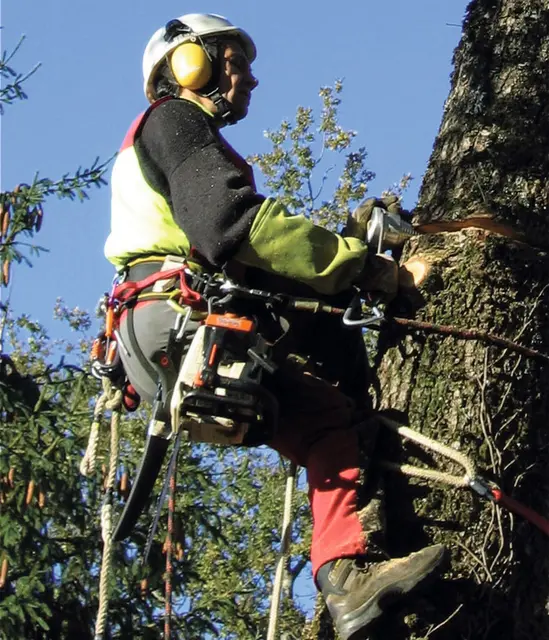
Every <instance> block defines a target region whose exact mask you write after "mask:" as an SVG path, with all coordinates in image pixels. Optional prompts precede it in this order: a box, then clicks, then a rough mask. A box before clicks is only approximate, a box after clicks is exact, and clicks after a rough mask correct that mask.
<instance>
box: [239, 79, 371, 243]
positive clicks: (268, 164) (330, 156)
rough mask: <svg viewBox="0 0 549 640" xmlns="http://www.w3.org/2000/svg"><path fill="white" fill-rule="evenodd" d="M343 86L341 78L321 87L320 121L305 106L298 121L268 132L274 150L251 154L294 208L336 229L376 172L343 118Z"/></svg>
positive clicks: (271, 184) (299, 110)
mask: <svg viewBox="0 0 549 640" xmlns="http://www.w3.org/2000/svg"><path fill="white" fill-rule="evenodd" d="M342 91H343V83H342V82H341V81H336V82H335V83H334V86H333V87H323V88H321V90H320V94H319V95H320V99H321V105H322V106H321V112H320V118H319V121H318V124H316V121H315V115H314V113H313V109H312V108H310V107H303V106H299V107H298V108H297V112H296V116H295V121H294V122H293V123H292V122H290V121H288V120H284V121H283V122H282V123H281V125H280V126H279V128H278V129H277V130H275V131H270V130H268V131H266V132H265V137H266V138H267V139H268V140H269V142H270V143H271V144H272V149H271V151H269V152H267V153H263V154H256V155H253V156H251V157H250V158H249V161H250V162H251V163H252V164H255V165H256V166H258V167H259V169H260V170H261V172H262V173H263V175H264V177H265V185H266V187H267V188H268V189H269V190H270V191H271V192H273V193H274V194H276V195H277V197H278V198H279V199H280V200H281V201H282V203H283V204H284V205H286V207H287V208H288V209H289V210H290V211H291V212H292V213H297V214H304V215H306V216H308V217H310V218H311V219H312V220H313V222H315V223H316V224H319V225H322V226H326V227H328V228H330V229H332V230H338V229H339V228H340V227H341V226H342V225H343V224H344V223H345V220H346V218H347V215H348V214H349V213H350V211H351V210H352V208H353V207H354V205H355V204H357V203H358V202H360V201H361V200H362V199H363V198H364V196H365V195H366V193H367V191H368V183H369V182H370V181H371V180H373V179H374V177H375V174H374V173H373V172H372V171H371V170H370V169H368V167H367V165H366V159H367V152H366V149H365V148H364V147H358V148H356V149H355V148H354V142H355V138H356V135H357V134H356V131H353V130H349V129H345V128H343V127H342V126H341V125H340V124H339V119H340V113H339V108H340V105H341V93H342ZM334 169H337V170H338V172H339V177H338V178H337V179H334V180H333V185H332V186H333V193H332V194H331V195H330V196H329V197H328V196H326V194H325V193H324V191H325V188H326V187H327V186H328V184H329V178H330V174H331V172H332V171H334ZM319 175H320V177H319Z"/></svg>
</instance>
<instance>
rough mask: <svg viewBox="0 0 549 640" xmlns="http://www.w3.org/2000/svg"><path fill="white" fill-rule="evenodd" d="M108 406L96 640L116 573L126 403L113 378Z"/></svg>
mask: <svg viewBox="0 0 549 640" xmlns="http://www.w3.org/2000/svg"><path fill="white" fill-rule="evenodd" d="M103 389H104V396H105V409H110V410H111V411H112V416H111V442H110V455H109V472H108V475H107V479H106V482H105V500H104V501H103V506H102V507H101V536H102V538H103V555H102V558H101V573H100V576H99V607H98V612H97V621H96V625H95V640H103V636H104V634H105V629H106V626H107V614H108V609H109V591H110V579H111V572H112V549H113V518H112V512H113V504H112V503H113V497H114V487H115V483H116V470H117V467H118V454H119V450H120V444H119V438H120V436H119V426H120V407H121V405H122V390H121V389H117V388H116V387H115V386H114V385H113V384H112V383H111V382H110V381H108V380H107V382H105V378H104V379H103Z"/></svg>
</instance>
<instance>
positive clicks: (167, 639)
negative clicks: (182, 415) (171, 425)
mask: <svg viewBox="0 0 549 640" xmlns="http://www.w3.org/2000/svg"><path fill="white" fill-rule="evenodd" d="M169 472H170V481H169V482H170V490H169V494H168V533H167V536H166V575H165V576H164V582H165V610H164V640H171V637H172V630H171V625H172V577H173V563H172V555H173V537H174V514H175V495H176V488H177V482H176V480H177V477H176V476H177V452H176V453H175V457H174V458H173V465H172V466H171V469H170V470H169Z"/></svg>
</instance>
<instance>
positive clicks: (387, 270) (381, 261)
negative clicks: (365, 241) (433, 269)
mask: <svg viewBox="0 0 549 640" xmlns="http://www.w3.org/2000/svg"><path fill="white" fill-rule="evenodd" d="M376 206H377V205H376ZM398 280H399V277H398V264H397V263H396V261H395V260H394V259H393V258H391V256H388V255H385V254H384V253H377V254H375V253H368V255H367V256H366V261H365V263H364V267H363V269H362V271H361V272H360V274H359V276H358V278H357V279H356V281H355V285H356V286H357V287H358V288H359V289H360V291H361V293H363V294H365V297H367V298H370V299H376V300H380V301H381V302H389V301H390V300H392V299H393V298H394V297H395V295H396V293H397V290H398Z"/></svg>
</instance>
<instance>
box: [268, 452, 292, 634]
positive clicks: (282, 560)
mask: <svg viewBox="0 0 549 640" xmlns="http://www.w3.org/2000/svg"><path fill="white" fill-rule="evenodd" d="M296 473H297V465H296V464H294V463H293V462H292V463H291V464H290V468H289V469H288V475H287V476H286V494H285V497H284V513H283V516H282V534H281V537H280V555H279V557H278V564H277V566H276V573H275V580H274V583H273V593H272V596H271V610H270V613H269V628H268V629H267V640H276V629H277V626H278V616H279V613H280V600H281V594H282V579H283V577H284V568H285V566H286V562H287V559H288V551H289V549H290V540H291V523H292V502H293V496H294V488H295V477H296Z"/></svg>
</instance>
